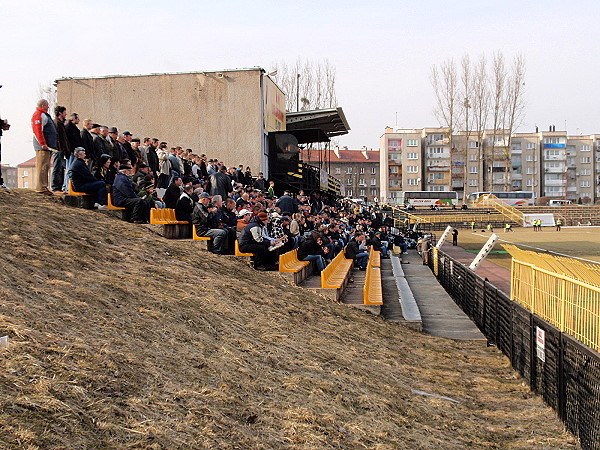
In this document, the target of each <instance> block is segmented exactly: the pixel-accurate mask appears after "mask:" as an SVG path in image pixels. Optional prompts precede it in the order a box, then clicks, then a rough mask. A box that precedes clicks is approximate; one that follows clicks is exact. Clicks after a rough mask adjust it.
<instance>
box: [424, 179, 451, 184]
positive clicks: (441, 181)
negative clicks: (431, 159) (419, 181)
mask: <svg viewBox="0 0 600 450" xmlns="http://www.w3.org/2000/svg"><path fill="white" fill-rule="evenodd" d="M427 184H435V185H440V184H445V185H447V184H448V180H446V179H443V180H427Z"/></svg>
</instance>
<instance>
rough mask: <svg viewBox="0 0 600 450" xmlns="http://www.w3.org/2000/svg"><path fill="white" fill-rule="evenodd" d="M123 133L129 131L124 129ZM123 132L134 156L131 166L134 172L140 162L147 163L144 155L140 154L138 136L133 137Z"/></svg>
mask: <svg viewBox="0 0 600 450" xmlns="http://www.w3.org/2000/svg"><path fill="white" fill-rule="evenodd" d="M125 133H129V131H126V132H125ZM125 133H123V135H124V136H125V137H126V139H127V141H128V143H129V146H130V147H131V153H132V156H133V157H134V158H135V164H134V166H133V169H134V172H137V171H138V170H139V168H140V164H141V163H144V164H146V165H147V162H146V161H145V160H144V156H143V155H142V149H141V147H140V138H134V137H132V136H131V134H130V135H129V136H127V135H126V134H125ZM132 161H133V159H132ZM148 167H149V166H148Z"/></svg>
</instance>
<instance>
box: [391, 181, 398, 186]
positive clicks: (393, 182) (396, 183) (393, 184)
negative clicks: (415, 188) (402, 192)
mask: <svg viewBox="0 0 600 450" xmlns="http://www.w3.org/2000/svg"><path fill="white" fill-rule="evenodd" d="M398 186H400V180H391V181H390V187H398Z"/></svg>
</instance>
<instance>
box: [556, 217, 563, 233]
mask: <svg viewBox="0 0 600 450" xmlns="http://www.w3.org/2000/svg"><path fill="white" fill-rule="evenodd" d="M561 227H562V220H560V219H556V231H560V228H561Z"/></svg>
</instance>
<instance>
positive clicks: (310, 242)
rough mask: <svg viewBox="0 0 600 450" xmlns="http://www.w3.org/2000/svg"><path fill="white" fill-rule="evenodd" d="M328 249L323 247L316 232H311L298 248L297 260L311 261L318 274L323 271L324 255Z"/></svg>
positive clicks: (321, 240)
mask: <svg viewBox="0 0 600 450" xmlns="http://www.w3.org/2000/svg"><path fill="white" fill-rule="evenodd" d="M328 252H329V248H328V247H325V246H324V245H323V237H322V236H321V233H319V232H318V231H313V232H312V233H311V234H310V236H309V237H308V238H306V239H305V240H304V241H303V242H302V243H301V244H300V247H298V260H300V261H312V262H314V263H315V265H316V269H317V272H318V273H321V272H322V271H323V269H325V255H326V254H327V253H328Z"/></svg>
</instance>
